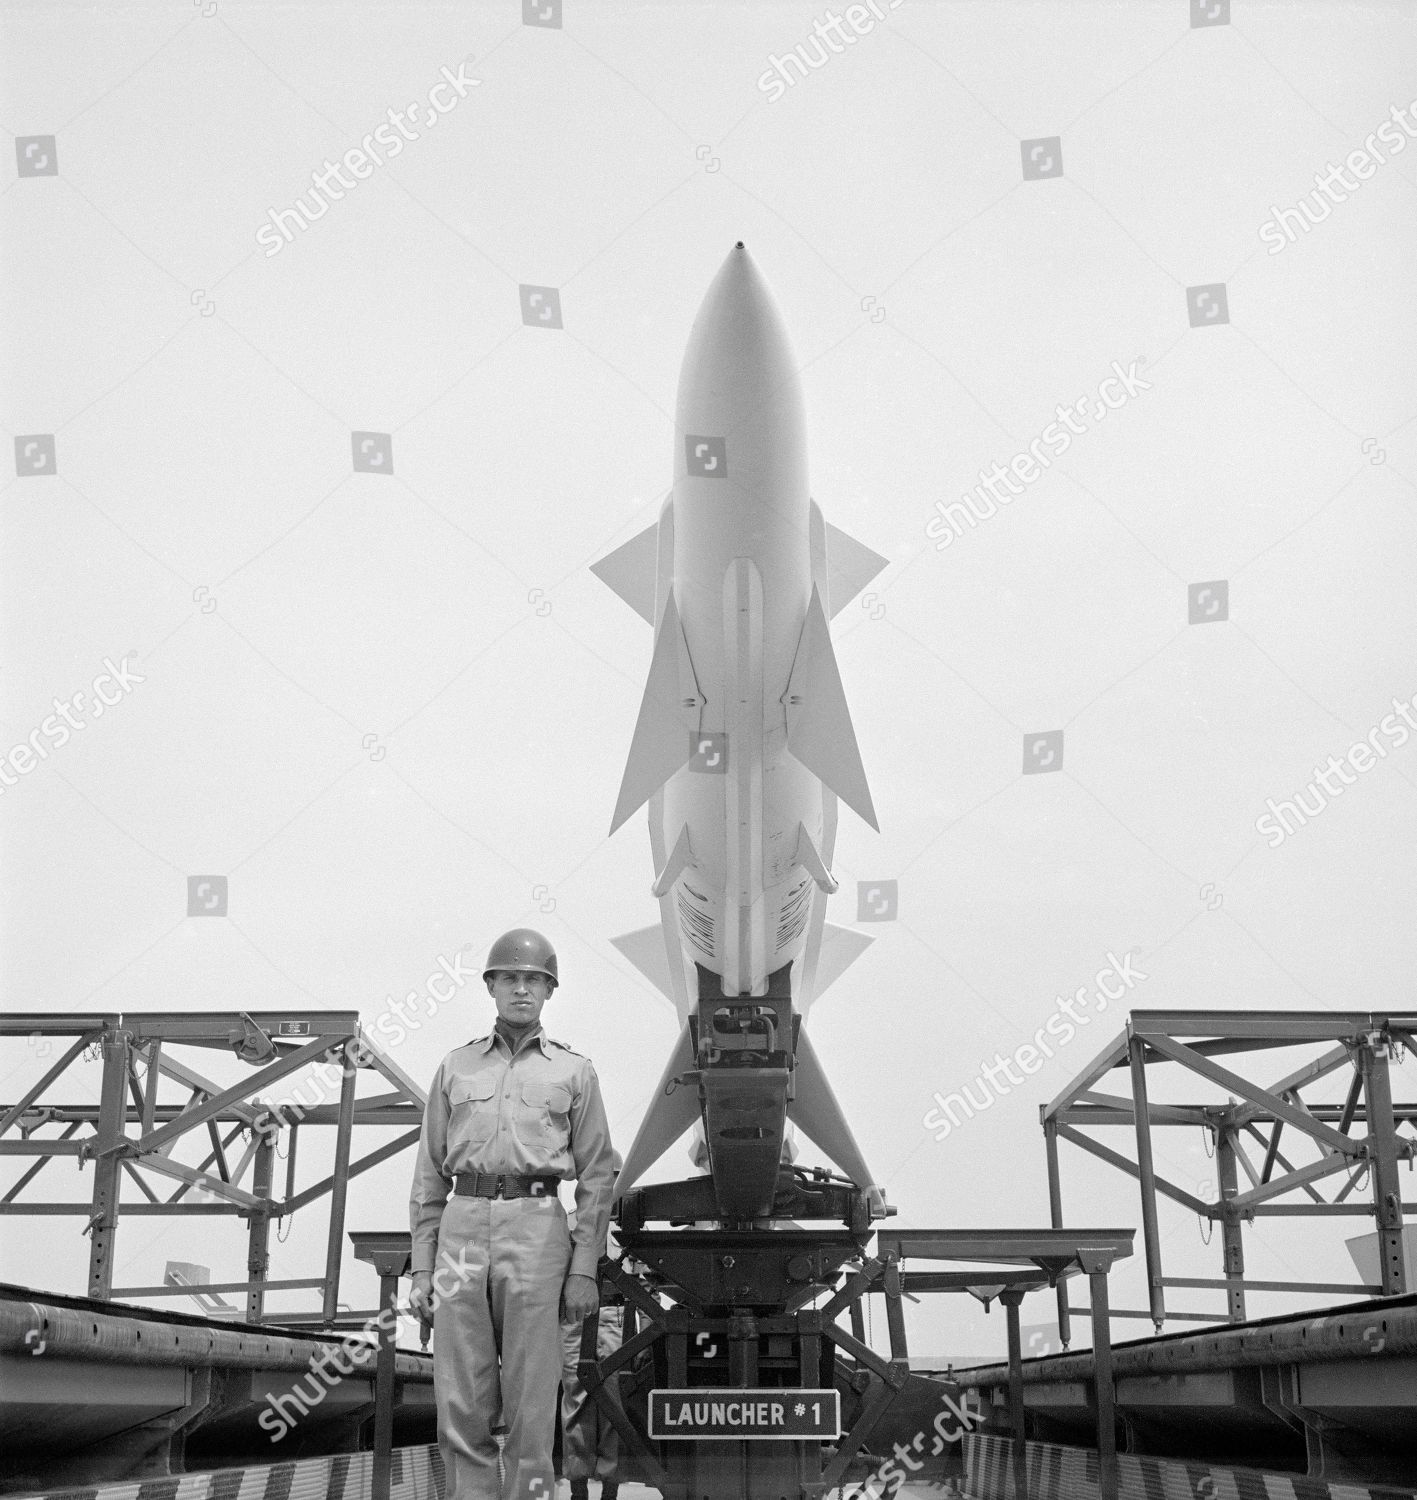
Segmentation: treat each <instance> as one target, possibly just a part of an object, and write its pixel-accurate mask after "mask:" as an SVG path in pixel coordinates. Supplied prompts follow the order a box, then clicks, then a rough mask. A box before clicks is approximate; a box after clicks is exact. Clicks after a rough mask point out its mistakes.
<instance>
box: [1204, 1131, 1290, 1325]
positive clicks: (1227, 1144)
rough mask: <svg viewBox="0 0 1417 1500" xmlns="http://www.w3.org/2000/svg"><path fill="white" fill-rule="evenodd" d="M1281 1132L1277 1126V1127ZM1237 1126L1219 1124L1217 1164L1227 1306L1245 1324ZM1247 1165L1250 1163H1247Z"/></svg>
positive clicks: (1216, 1143)
mask: <svg viewBox="0 0 1417 1500" xmlns="http://www.w3.org/2000/svg"><path fill="white" fill-rule="evenodd" d="M1274 1128H1275V1129H1276V1130H1278V1129H1279V1127H1278V1125H1276V1126H1275V1127H1274ZM1235 1157H1236V1145H1235V1126H1234V1125H1233V1124H1230V1123H1229V1122H1224V1123H1222V1124H1221V1125H1220V1127H1219V1129H1218V1130H1217V1132H1216V1140H1215V1165H1216V1170H1217V1171H1218V1172H1219V1174H1220V1192H1219V1195H1218V1196H1219V1198H1220V1207H1221V1220H1220V1253H1221V1259H1222V1262H1223V1264H1224V1267H1225V1283H1226V1287H1225V1306H1226V1311H1227V1312H1228V1313H1229V1316H1230V1321H1231V1322H1232V1323H1243V1322H1244V1321H1245V1240H1244V1231H1243V1229H1242V1228H1241V1224H1240V1215H1239V1212H1238V1211H1237V1210H1236V1208H1235V1197H1236V1194H1237V1193H1238V1192H1239V1190H1240V1183H1239V1179H1238V1177H1237V1176H1236V1172H1235ZM1246 1165H1247V1166H1248V1162H1247V1163H1246Z"/></svg>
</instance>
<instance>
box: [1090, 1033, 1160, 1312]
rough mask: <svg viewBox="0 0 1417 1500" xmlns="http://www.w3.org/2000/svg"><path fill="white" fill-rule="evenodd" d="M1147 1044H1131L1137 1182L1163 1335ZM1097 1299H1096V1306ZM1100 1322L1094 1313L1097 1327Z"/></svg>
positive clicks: (1150, 1302) (1152, 1298) (1154, 1308)
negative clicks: (1148, 1099)
mask: <svg viewBox="0 0 1417 1500" xmlns="http://www.w3.org/2000/svg"><path fill="white" fill-rule="evenodd" d="M1145 1045H1146V1044H1145V1043H1144V1042H1143V1041H1142V1040H1141V1039H1140V1038H1139V1037H1135V1036H1133V1037H1131V1038H1130V1039H1129V1042H1128V1051H1129V1055H1130V1063H1131V1073H1132V1097H1133V1099H1135V1100H1136V1110H1137V1127H1136V1134H1137V1180H1138V1182H1139V1183H1140V1184H1141V1224H1142V1244H1143V1245H1144V1247H1145V1250H1146V1292H1147V1299H1146V1300H1147V1306H1148V1307H1150V1308H1151V1321H1152V1322H1153V1323H1154V1324H1155V1325H1156V1331H1157V1332H1158V1333H1160V1332H1161V1327H1162V1324H1163V1323H1165V1321H1166V1289H1165V1287H1164V1286H1163V1285H1162V1282H1161V1277H1162V1274H1163V1273H1162V1269H1161V1229H1160V1225H1159V1223H1158V1221H1157V1217H1156V1168H1155V1166H1154V1164H1153V1161H1152V1155H1151V1117H1150V1114H1149V1113H1148V1105H1147V1091H1146V1051H1145ZM1096 1305H1097V1298H1096V1295H1095V1294H1094V1296H1093V1306H1094V1307H1096ZM1096 1321H1097V1315H1096V1313H1094V1314H1093V1322H1094V1324H1095V1323H1096Z"/></svg>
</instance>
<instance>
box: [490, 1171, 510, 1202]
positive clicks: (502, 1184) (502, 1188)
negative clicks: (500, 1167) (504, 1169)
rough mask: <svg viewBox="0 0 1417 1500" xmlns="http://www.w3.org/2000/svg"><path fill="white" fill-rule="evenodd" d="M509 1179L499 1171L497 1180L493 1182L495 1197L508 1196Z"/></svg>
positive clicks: (493, 1194)
mask: <svg viewBox="0 0 1417 1500" xmlns="http://www.w3.org/2000/svg"><path fill="white" fill-rule="evenodd" d="M506 1188H507V1179H506V1178H505V1177H504V1176H503V1175H502V1174H501V1173H500V1172H499V1173H498V1174H497V1180H496V1181H495V1182H494V1183H493V1184H492V1196H493V1197H494V1198H505V1197H506V1196H507V1192H506Z"/></svg>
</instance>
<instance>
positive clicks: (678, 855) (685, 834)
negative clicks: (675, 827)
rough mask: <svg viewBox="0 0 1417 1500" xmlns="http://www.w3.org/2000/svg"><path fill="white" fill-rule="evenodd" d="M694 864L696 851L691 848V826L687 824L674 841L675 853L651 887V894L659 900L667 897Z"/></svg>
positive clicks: (671, 854)
mask: <svg viewBox="0 0 1417 1500" xmlns="http://www.w3.org/2000/svg"><path fill="white" fill-rule="evenodd" d="M693 863H694V851H693V850H692V849H691V848H690V847H689V825H688V824H687V823H685V824H684V826H683V827H682V828H681V829H680V830H679V837H678V838H677V839H676V840H675V841H674V848H673V851H672V852H671V853H670V856H669V858H668V859H667V860H666V861H665V864H664V868H663V869H662V870H661V871H660V872H659V874H658V875H656V876H655V877H654V884H653V885H652V886H650V888H649V893H650V895H651V896H653V897H655V898H656V899H658V898H659V897H660V896H667V895H668V894H669V892H670V891H671V890H672V889H673V887H674V882H675V881H676V880H678V878H679V877H680V876H681V875H682V874H683V873H684V871H685V870H687V869H688V868H689V866H690V865H692V864H693Z"/></svg>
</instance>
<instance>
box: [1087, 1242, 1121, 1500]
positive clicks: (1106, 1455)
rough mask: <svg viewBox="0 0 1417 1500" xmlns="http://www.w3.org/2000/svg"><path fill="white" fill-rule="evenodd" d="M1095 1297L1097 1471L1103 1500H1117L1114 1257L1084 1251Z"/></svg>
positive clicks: (1093, 1325) (1094, 1353)
mask: <svg viewBox="0 0 1417 1500" xmlns="http://www.w3.org/2000/svg"><path fill="white" fill-rule="evenodd" d="M1078 1262H1079V1264H1080V1265H1081V1266H1082V1268H1083V1270H1084V1271H1086V1272H1087V1279H1088V1281H1089V1283H1090V1284H1091V1291H1092V1296H1091V1298H1090V1300H1091V1302H1092V1371H1093V1383H1094V1385H1095V1386H1096V1396H1097V1468H1098V1479H1099V1481H1100V1492H1101V1496H1102V1500H1117V1407H1116V1395H1115V1392H1114V1390H1113V1386H1112V1325H1111V1318H1110V1315H1109V1309H1108V1304H1107V1272H1108V1270H1109V1269H1110V1268H1111V1264H1112V1260H1111V1256H1110V1255H1106V1254H1100V1253H1099V1252H1097V1251H1090V1250H1080V1251H1079V1252H1078Z"/></svg>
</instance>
